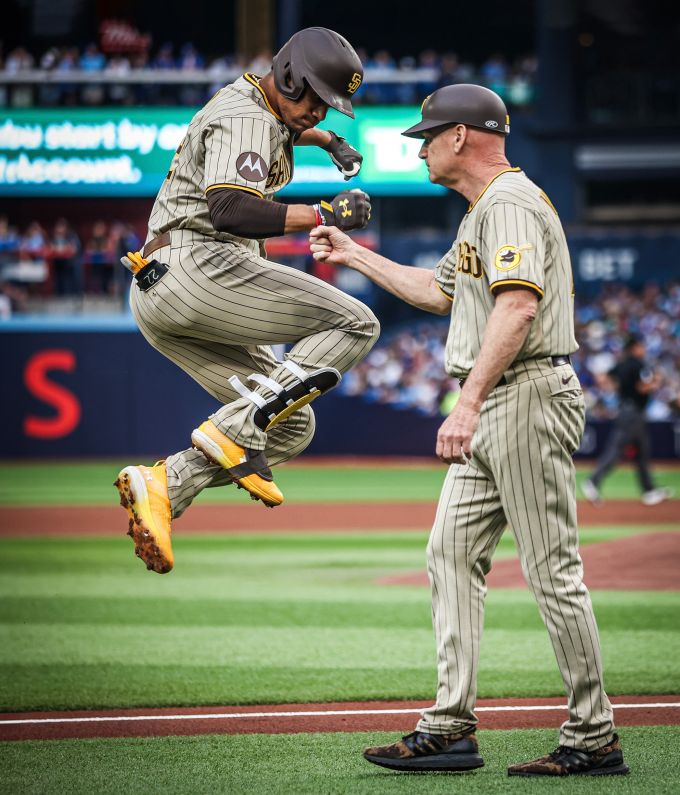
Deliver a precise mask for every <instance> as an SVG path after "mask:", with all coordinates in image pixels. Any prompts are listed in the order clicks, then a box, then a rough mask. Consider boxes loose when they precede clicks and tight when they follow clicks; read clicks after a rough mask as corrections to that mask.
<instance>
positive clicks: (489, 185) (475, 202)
mask: <svg viewBox="0 0 680 795" xmlns="http://www.w3.org/2000/svg"><path fill="white" fill-rule="evenodd" d="M521 170H522V169H521V168H520V167H519V166H514V167H513V168H504V169H503V170H502V171H499V172H498V174H496V176H495V177H492V178H491V179H490V180H489V181H488V182H487V183H486V185H485V186H484V189H483V190H482V192H481V193H480V194H479V196H477V198H476V199H475V200H474V201H473V202H472V204H471V205H470V206H469V207H468V208H467V211H468V212H470V210H472V208H473V207H474V206H475V204H477V202H478V201H479V200H480V199H481V198H482V196H483V195H484V194H485V193H486V192H487V190H488V189H489V188H490V187H491V185H492V183H493V182H495V181H496V180H497V179H498V177H500V176H501V174H507V173H509V172H510V171H521Z"/></svg>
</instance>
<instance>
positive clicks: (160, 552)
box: [113, 462, 174, 574]
mask: <svg viewBox="0 0 680 795" xmlns="http://www.w3.org/2000/svg"><path fill="white" fill-rule="evenodd" d="M113 485H114V486H115V487H116V488H117V489H118V492H119V493H120V504H121V505H122V506H123V508H125V509H126V510H127V512H128V516H129V517H130V522H129V529H128V535H129V536H132V540H133V541H134V542H135V555H137V557H139V558H141V559H142V560H143V561H144V563H146V567H147V569H151V570H153V571H156V572H158V574H166V573H167V572H169V571H170V570H171V569H172V567H173V565H174V557H173V554H172V544H171V542H170V533H171V521H172V514H171V511H170V499H169V497H168V476H167V472H166V469H165V464H164V463H162V462H161V463H158V464H156V465H154V466H152V467H145V466H131V467H125V469H123V470H122V471H121V472H120V473H119V474H118V477H117V478H116V482H115V483H114V484H113Z"/></svg>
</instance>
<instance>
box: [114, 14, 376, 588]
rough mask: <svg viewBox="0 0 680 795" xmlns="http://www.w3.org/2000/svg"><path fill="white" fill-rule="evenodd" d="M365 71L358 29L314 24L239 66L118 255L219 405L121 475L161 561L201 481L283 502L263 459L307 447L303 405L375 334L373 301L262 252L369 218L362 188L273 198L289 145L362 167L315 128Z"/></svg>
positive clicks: (144, 324)
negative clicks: (278, 240) (281, 351)
mask: <svg viewBox="0 0 680 795" xmlns="http://www.w3.org/2000/svg"><path fill="white" fill-rule="evenodd" d="M362 78H363V68H362V65H361V61H360V60H359V58H358V56H357V54H356V53H355V51H354V49H353V48H352V47H351V45H350V44H349V42H347V41H346V40H345V39H344V38H343V37H342V36H340V35H338V34H337V33H335V32H334V31H332V30H328V29H326V28H318V27H317V28H307V29H305V30H302V31H300V32H299V33H296V34H295V35H294V36H293V37H292V38H291V39H290V40H289V41H288V42H287V43H286V44H285V45H284V46H283V47H282V48H281V50H280V51H279V52H278V53H277V55H276V56H275V58H274V62H273V65H272V71H271V72H270V73H269V74H267V75H265V76H264V77H262V78H260V77H257V76H256V75H253V74H244V75H243V76H242V77H241V78H239V79H238V80H236V81H235V82H234V83H232V84H231V85H227V86H225V87H224V88H222V89H221V90H220V91H218V92H217V94H215V96H214V97H213V98H212V99H211V100H210V101H209V102H208V103H207V105H205V107H203V108H202V109H201V110H200V111H199V112H198V113H197V114H196V115H195V116H194V118H193V119H192V121H191V123H190V124H189V128H188V130H187V134H186V136H185V137H184V140H183V141H182V143H181V144H180V145H179V147H178V148H177V152H176V154H175V156H174V158H173V161H172V163H171V165H170V170H169V171H168V174H167V177H166V179H165V180H164V182H163V186H162V187H161V189H160V191H159V193H158V196H157V198H156V202H155V204H154V207H153V210H152V213H151V217H150V219H149V231H148V236H147V240H146V244H145V245H144V247H143V249H142V250H141V251H140V252H136V253H129V254H128V257H124V258H123V263H124V264H125V265H126V267H128V268H129V269H130V270H131V271H132V272H133V273H134V274H135V280H134V281H133V284H132V288H131V295H130V303H131V306H132V312H133V314H134V317H135V319H136V321H137V324H138V325H139V328H140V330H141V332H142V334H143V335H144V337H146V339H147V340H148V342H149V343H150V344H151V345H152V346H153V347H154V348H156V350H158V351H160V353H162V354H163V355H164V356H167V357H168V358H169V359H171V360H172V361H173V362H175V363H176V364H177V365H179V367H181V368H182V369H183V370H184V371H185V372H187V373H188V374H189V375H190V376H191V377H192V378H194V379H195V380H196V381H197V382H198V383H199V384H201V386H202V387H203V388H204V389H206V390H207V391H208V392H209V393H210V394H211V395H213V396H214V397H215V398H217V399H218V400H219V401H220V402H221V403H222V404H224V405H223V406H222V407H221V408H220V409H219V410H218V411H216V412H215V414H213V415H212V416H211V417H210V418H209V419H206V420H205V421H204V422H202V423H201V424H200V425H199V426H198V427H197V428H196V429H195V430H194V431H193V433H192V434H191V443H192V445H193V446H192V447H189V448H188V449H186V450H182V451H181V452H179V453H176V454H175V455H171V456H169V457H168V458H167V459H166V460H165V461H161V462H159V463H157V464H156V465H154V466H152V467H147V466H128V467H125V469H123V470H122V471H121V472H120V474H119V475H118V479H117V480H116V484H115V485H116V486H117V488H118V490H119V492H120V496H121V504H122V505H123V507H125V508H126V510H127V512H128V515H129V531H128V533H129V535H131V536H132V538H133V540H134V544H135V552H136V554H137V555H138V556H139V557H140V558H142V560H143V561H144V562H145V563H146V565H147V568H149V569H152V570H153V571H156V572H158V573H165V572H168V571H170V570H171V569H172V567H173V553H172V546H171V540H170V533H171V522H172V519H173V518H175V517H178V516H180V515H181V514H182V512H183V511H184V510H185V509H186V508H187V506H188V505H189V504H190V503H191V502H192V500H193V499H194V498H195V497H196V495H197V494H198V493H199V492H200V491H201V490H202V489H204V488H206V487H207V486H220V485H223V484H226V483H231V482H236V483H237V484H238V486H239V487H242V488H245V489H246V490H247V491H248V492H250V494H251V496H252V497H253V498H254V499H259V500H262V502H264V503H265V505H268V506H275V505H280V504H281V503H282V502H283V495H282V494H281V492H280V491H279V489H278V488H277V486H276V484H275V483H274V481H273V478H272V474H271V470H270V466H273V465H276V464H279V463H281V462H282V461H287V460H288V459H290V458H292V457H294V456H296V455H298V454H299V453H301V452H302V451H303V450H304V449H305V447H306V446H307V445H308V444H309V442H310V441H311V439H312V436H313V433H314V415H313V413H312V410H311V408H310V406H309V405H308V404H309V403H310V402H311V401H312V400H313V399H314V398H316V397H318V396H319V395H321V394H323V393H324V392H327V391H328V390H329V389H332V388H333V387H334V386H336V385H337V384H338V382H339V381H340V378H341V374H342V373H343V372H345V371H346V370H348V369H349V368H350V367H352V366H353V365H354V364H355V363H356V362H357V361H359V360H360V359H361V358H362V357H364V356H365V355H366V354H367V353H368V351H369V350H370V349H371V347H372V346H373V344H374V343H375V341H376V339H377V338H378V334H379V325H378V322H377V320H376V318H375V317H374V315H373V314H372V313H371V311H370V310H369V309H368V308H367V307H366V306H364V305H363V304H362V303H360V302H359V301H356V300H355V299H353V298H351V297H350V296H348V295H346V294H344V293H342V292H341V291H340V290H337V289H336V288H334V287H332V286H331V285H329V284H326V283H325V282H322V281H320V280H318V279H315V278H314V277H312V276H309V275H307V274H305V273H302V272H300V271H297V270H294V269H292V268H287V267H284V266H283V265H279V264H277V263H274V262H270V261H268V260H267V259H265V256H264V253H265V252H264V246H263V240H264V239H265V238H268V237H273V236H277V235H282V234H284V233H288V232H299V231H308V230H310V229H312V228H313V227H315V226H318V225H319V224H329V225H334V226H337V227H338V228H340V229H343V230H351V229H360V228H362V227H364V226H365V225H366V224H367V223H368V220H369V218H370V213H371V207H370V203H369V198H368V196H367V195H366V194H365V193H362V192H360V191H343V192H341V193H340V194H338V196H336V197H335V198H334V199H333V200H332V201H331V202H325V201H320V202H319V203H318V204H316V205H313V206H308V205H300V204H293V205H288V206H286V205H284V204H280V203H277V202H274V201H272V198H273V196H274V193H275V192H276V191H279V190H281V189H282V188H283V187H285V186H286V185H287V184H288V183H289V182H290V180H291V178H292V175H293V145H303V146H304V145H312V146H320V147H322V148H324V149H326V150H327V151H328V153H329V155H330V157H331V159H332V161H333V162H334V163H335V165H336V166H337V167H338V169H339V170H340V171H341V172H342V173H343V174H344V175H345V177H346V178H350V177H352V176H354V175H355V174H357V173H358V171H359V168H360V167H361V161H362V156H361V155H360V154H359V152H357V151H356V150H355V149H354V148H353V147H351V146H350V145H349V144H348V143H347V142H346V141H345V140H344V139H343V138H340V137H339V136H337V135H335V134H334V133H332V132H327V131H322V130H315V129H313V128H314V127H315V126H316V125H317V124H318V123H319V122H320V121H322V120H323V119H324V118H325V116H326V112H327V110H328V108H329V107H331V108H335V109H336V110H338V111H340V112H341V113H344V114H345V115H347V116H350V117H352V118H353V117H354V114H353V111H352V102H351V100H352V96H353V94H354V92H355V91H356V90H357V89H358V88H359V86H360V85H361V81H362ZM278 343H289V344H292V348H291V350H290V352H289V353H288V354H287V356H286V358H285V361H283V362H282V363H281V362H279V361H277V359H276V358H275V356H274V354H273V352H272V350H271V347H270V346H271V345H273V344H278ZM187 441H188V439H187Z"/></svg>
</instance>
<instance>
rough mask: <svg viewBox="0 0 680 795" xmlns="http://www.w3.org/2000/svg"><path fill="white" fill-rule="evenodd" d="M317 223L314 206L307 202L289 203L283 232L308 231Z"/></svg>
mask: <svg viewBox="0 0 680 795" xmlns="http://www.w3.org/2000/svg"><path fill="white" fill-rule="evenodd" d="M316 225H317V220H316V213H315V212H314V208H313V207H310V206H309V205H308V204H289V205H288V207H287V210H286V226H285V234H288V233H290V232H309V230H310V229H314V227H315V226H316Z"/></svg>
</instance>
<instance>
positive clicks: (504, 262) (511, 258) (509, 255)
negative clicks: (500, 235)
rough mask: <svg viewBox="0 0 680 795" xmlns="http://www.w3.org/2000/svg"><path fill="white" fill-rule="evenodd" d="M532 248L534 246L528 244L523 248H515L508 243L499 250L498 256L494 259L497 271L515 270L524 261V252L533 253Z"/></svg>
mask: <svg viewBox="0 0 680 795" xmlns="http://www.w3.org/2000/svg"><path fill="white" fill-rule="evenodd" d="M532 248H533V246H530V245H528V244H525V245H523V246H513V245H511V244H510V243H506V244H505V245H504V246H501V247H500V248H499V249H498V251H497V252H496V256H495V257H494V265H495V266H496V269H497V270H499V271H511V270H514V269H515V268H516V267H517V266H518V265H519V263H520V262H521V260H522V252H523V251H531V249H532Z"/></svg>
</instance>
